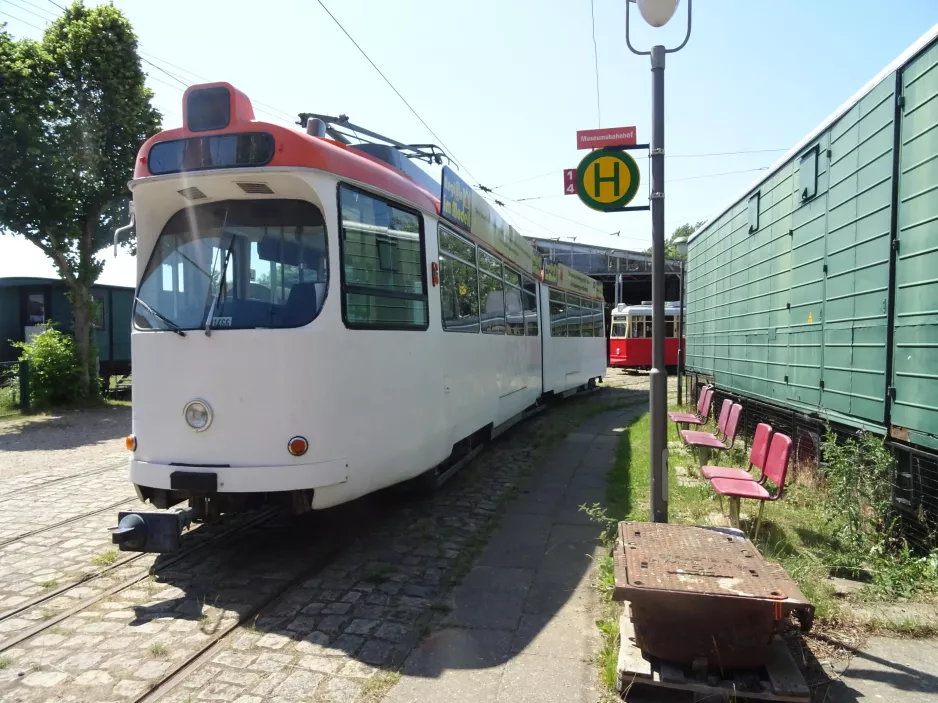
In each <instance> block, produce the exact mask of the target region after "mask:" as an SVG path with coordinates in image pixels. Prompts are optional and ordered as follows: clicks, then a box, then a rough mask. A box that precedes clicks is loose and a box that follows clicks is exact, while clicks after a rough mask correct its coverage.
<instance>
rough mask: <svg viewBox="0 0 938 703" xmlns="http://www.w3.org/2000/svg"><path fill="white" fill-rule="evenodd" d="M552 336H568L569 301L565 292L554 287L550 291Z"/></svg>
mask: <svg viewBox="0 0 938 703" xmlns="http://www.w3.org/2000/svg"><path fill="white" fill-rule="evenodd" d="M550 336H551V337H566V336H567V303H566V301H565V300H564V296H563V293H561V292H560V291H556V290H553V289H551V291H550Z"/></svg>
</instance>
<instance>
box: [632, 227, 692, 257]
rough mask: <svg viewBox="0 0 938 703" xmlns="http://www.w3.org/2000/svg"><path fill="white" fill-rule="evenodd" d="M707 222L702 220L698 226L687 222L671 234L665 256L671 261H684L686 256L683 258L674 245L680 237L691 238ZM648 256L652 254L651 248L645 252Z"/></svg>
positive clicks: (665, 244) (665, 247)
mask: <svg viewBox="0 0 938 703" xmlns="http://www.w3.org/2000/svg"><path fill="white" fill-rule="evenodd" d="M705 222H706V220H700V221H698V222H697V224H693V225H692V224H691V223H690V222H685V223H684V224H683V225H681V226H680V227H678V228H677V229H675V230H674V231H673V232H671V236H670V237H668V241H666V242H665V243H664V255H665V256H666V257H667V258H669V259H683V258H685V257H684V256H681V255H680V254H678V252H677V246H676V245H675V244H674V240H675V239H677V238H678V237H689V236H691V235H692V234H693V233H694V232H696V231H697V230H698V229H700V228H701V227H702V226H703V225H704V223H705ZM645 253H646V254H651V247H648V249H646V250H645Z"/></svg>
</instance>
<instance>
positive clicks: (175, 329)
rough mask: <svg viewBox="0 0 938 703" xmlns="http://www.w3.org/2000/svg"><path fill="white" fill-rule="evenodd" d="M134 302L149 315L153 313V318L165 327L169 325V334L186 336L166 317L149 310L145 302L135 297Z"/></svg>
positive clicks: (151, 309)
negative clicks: (148, 312) (163, 323)
mask: <svg viewBox="0 0 938 703" xmlns="http://www.w3.org/2000/svg"><path fill="white" fill-rule="evenodd" d="M134 300H135V301H136V302H138V303H140V304H141V305H142V306H143V307H145V308H146V309H147V310H148V311H150V312H151V313H153V316H154V317H157V318H159V319H160V320H161V321H162V322H165V323H166V324H167V325H169V331H170V332H175V333H176V334H178V335H179V336H180V337H185V336H186V333H185V332H183V331H182V328H181V327H180V326H179V325H177V324H176V323H175V322H173V321H172V320H170V319H169V318H168V317H166V315H164V314H163V313H161V312H157V311H156V310H154V309H153V308H151V307H150V306H149V305H147V304H146V303H145V302H143V301H142V300H140V298H138V297H137V296H134Z"/></svg>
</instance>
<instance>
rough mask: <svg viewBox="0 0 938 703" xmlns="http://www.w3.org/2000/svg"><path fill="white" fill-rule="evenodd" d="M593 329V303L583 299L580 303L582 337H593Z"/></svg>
mask: <svg viewBox="0 0 938 703" xmlns="http://www.w3.org/2000/svg"><path fill="white" fill-rule="evenodd" d="M593 327H594V325H593V301H592V300H587V299H586V298H582V299H581V303H580V336H581V337H592V336H593Z"/></svg>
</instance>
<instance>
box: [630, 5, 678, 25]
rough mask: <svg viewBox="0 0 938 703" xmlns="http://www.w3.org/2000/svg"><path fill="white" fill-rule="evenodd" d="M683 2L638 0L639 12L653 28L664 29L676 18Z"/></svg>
mask: <svg viewBox="0 0 938 703" xmlns="http://www.w3.org/2000/svg"><path fill="white" fill-rule="evenodd" d="M680 1H681V0H636V3H637V4H638V11H639V12H641V13H642V17H643V18H644V19H645V21H646V22H647V23H648V24H650V25H651V26H652V27H663V26H664V25H666V24H667V23H668V21H669V20H670V19H671V18H672V17H674V13H675V12H676V11H677V6H678V4H679V3H680Z"/></svg>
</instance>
